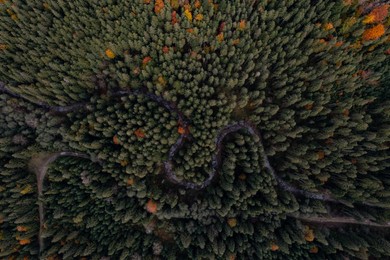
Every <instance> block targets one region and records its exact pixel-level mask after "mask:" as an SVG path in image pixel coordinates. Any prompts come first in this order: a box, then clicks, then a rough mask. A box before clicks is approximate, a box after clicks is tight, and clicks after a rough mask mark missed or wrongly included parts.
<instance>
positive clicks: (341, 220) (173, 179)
mask: <svg viewBox="0 0 390 260" xmlns="http://www.w3.org/2000/svg"><path fill="white" fill-rule="evenodd" d="M1 92H2V93H6V94H8V95H10V96H12V97H15V98H20V99H23V100H25V101H27V102H29V103H32V104H34V105H36V106H38V107H41V108H43V109H45V110H49V111H54V112H58V113H70V112H78V111H83V110H85V109H86V108H87V105H88V104H87V103H76V104H73V105H69V106H50V105H48V104H46V103H42V102H34V101H31V100H29V99H28V98H26V97H23V96H21V95H19V94H16V93H13V92H12V91H10V90H8V89H7V88H6V87H5V85H4V83H2V82H0V93H1ZM126 95H144V96H145V97H147V98H149V99H151V100H153V101H155V102H156V103H158V104H159V105H161V106H162V107H164V108H165V109H167V110H168V111H169V112H171V113H173V114H176V115H177V118H178V122H179V124H180V125H181V126H183V127H185V128H186V127H188V126H189V125H190V120H188V119H187V118H186V117H185V116H184V114H183V113H182V112H181V111H180V110H179V109H178V108H177V106H176V104H174V103H173V102H169V101H167V100H165V99H164V98H162V97H161V96H158V95H156V94H153V93H150V92H148V90H147V89H146V88H139V89H135V90H119V91H116V92H113V93H111V96H112V97H114V98H115V97H122V96H126ZM241 130H245V131H247V132H248V133H249V134H250V135H252V136H253V138H254V139H255V141H258V143H259V147H260V153H261V160H262V165H263V167H264V169H266V171H268V172H269V173H270V174H271V175H272V177H273V178H274V179H275V180H276V182H277V184H278V186H279V187H280V188H281V189H283V190H285V191H288V192H291V193H293V194H295V195H297V196H301V197H306V198H309V199H315V200H321V201H325V202H333V203H338V204H343V205H346V206H349V207H353V204H352V203H350V202H346V201H343V200H340V199H336V198H334V197H333V196H332V195H330V194H327V193H318V192H310V191H306V190H302V189H299V188H297V187H295V186H293V185H291V184H289V183H287V182H286V181H284V180H283V179H282V178H281V177H280V176H278V175H277V174H276V171H275V170H274V168H273V167H272V166H271V164H270V161H269V159H268V157H267V155H266V152H265V149H264V145H263V142H262V136H261V133H260V131H259V130H258V129H257V127H256V126H255V125H254V124H252V123H251V122H248V121H238V122H234V123H231V124H229V125H227V126H225V127H223V128H222V129H221V130H220V131H219V132H218V134H217V136H216V138H215V147H216V151H215V153H214V155H213V156H212V160H211V168H212V171H211V173H210V175H209V176H208V177H207V179H206V180H205V181H204V182H203V183H200V184H199V183H193V182H189V181H185V180H180V179H179V178H178V177H177V176H176V174H175V171H174V158H175V156H176V155H177V153H178V151H179V150H180V149H181V148H182V147H183V145H184V144H185V142H186V141H187V140H190V139H191V136H190V134H189V133H184V134H182V135H180V136H179V138H178V139H177V141H176V142H175V143H174V144H173V145H172V146H171V148H170V150H169V154H168V159H167V160H166V161H164V162H163V165H164V172H163V176H164V179H165V180H166V181H168V182H170V183H172V184H174V185H177V186H180V187H183V188H185V189H188V190H195V191H200V190H204V189H206V188H207V187H209V186H210V185H211V184H212V183H213V182H214V180H215V179H216V177H217V176H218V174H219V171H220V168H221V164H222V151H223V141H224V139H225V138H226V137H227V136H228V135H229V134H232V133H234V132H238V131H241ZM63 156H70V157H77V158H82V159H88V160H92V161H94V162H97V161H96V160H95V159H93V158H91V156H89V155H87V154H83V153H78V152H70V151H60V152H53V153H42V154H38V155H37V156H34V157H33V158H31V160H30V162H29V165H28V168H29V170H30V171H31V172H33V173H35V174H36V177H37V187H38V197H39V198H41V197H42V196H43V182H44V178H45V176H46V174H47V170H48V168H49V165H50V164H51V163H52V162H54V161H55V160H56V159H58V158H59V157H63ZM100 163H101V162H100ZM358 204H362V205H367V206H372V207H381V208H390V207H388V206H387V205H379V204H372V203H367V202H359V203H358ZM38 207H39V224H40V228H39V236H38V243H39V249H40V252H42V251H43V249H44V239H43V237H42V233H43V229H44V205H43V203H42V201H41V200H38ZM289 216H290V217H294V218H297V219H300V220H302V221H305V222H313V223H322V224H325V223H328V224H329V223H334V224H359V225H368V226H375V227H390V223H386V224H380V223H375V222H371V221H369V220H363V221H358V220H356V219H354V218H350V217H310V216H301V215H297V214H290V215H289Z"/></svg>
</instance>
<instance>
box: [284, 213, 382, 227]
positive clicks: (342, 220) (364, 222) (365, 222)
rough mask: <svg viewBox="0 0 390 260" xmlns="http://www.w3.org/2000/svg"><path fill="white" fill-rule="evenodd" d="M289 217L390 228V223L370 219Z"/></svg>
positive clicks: (318, 222) (318, 221)
mask: <svg viewBox="0 0 390 260" xmlns="http://www.w3.org/2000/svg"><path fill="white" fill-rule="evenodd" d="M287 216H289V217H292V218H296V219H299V220H301V221H303V222H310V223H317V224H337V225H340V224H341V225H343V224H352V225H364V226H372V227H381V228H390V222H386V223H383V224H382V223H376V222H372V221H370V220H368V219H365V220H357V219H354V218H352V217H336V216H330V217H312V216H305V215H298V214H288V215H287Z"/></svg>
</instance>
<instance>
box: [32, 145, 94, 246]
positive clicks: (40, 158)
mask: <svg viewBox="0 0 390 260" xmlns="http://www.w3.org/2000/svg"><path fill="white" fill-rule="evenodd" d="M63 156H71V157H78V158H83V159H91V157H90V156H88V155H86V154H82V153H77V152H54V153H42V154H38V155H37V156H34V157H32V158H31V159H30V161H29V163H28V169H29V171H31V172H33V173H35V175H36V177H37V188H38V212H39V234H38V244H39V252H42V251H43V249H44V247H45V245H44V239H43V237H42V234H43V229H44V222H45V214H44V205H43V202H42V200H41V198H42V197H43V181H44V179H45V176H46V174H47V170H48V169H49V164H51V163H52V162H54V161H55V160H57V159H58V158H59V157H63Z"/></svg>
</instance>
